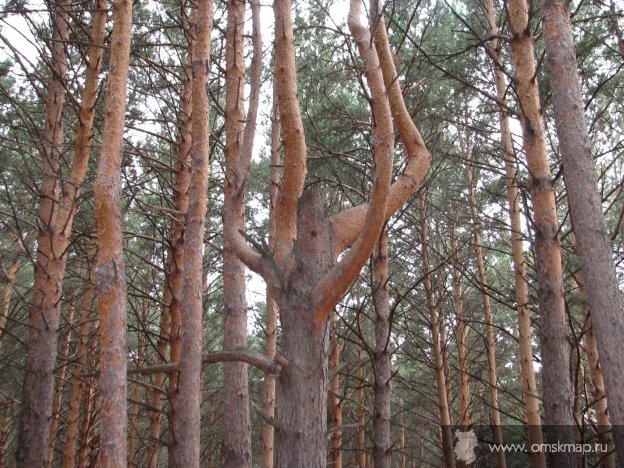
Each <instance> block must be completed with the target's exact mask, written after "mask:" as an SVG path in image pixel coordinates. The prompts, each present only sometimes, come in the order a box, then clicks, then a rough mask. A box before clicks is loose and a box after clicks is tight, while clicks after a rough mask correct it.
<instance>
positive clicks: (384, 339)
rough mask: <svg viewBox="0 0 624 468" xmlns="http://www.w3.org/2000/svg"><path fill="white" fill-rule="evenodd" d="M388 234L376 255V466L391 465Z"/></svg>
mask: <svg viewBox="0 0 624 468" xmlns="http://www.w3.org/2000/svg"><path fill="white" fill-rule="evenodd" d="M389 280H390V276H389V273H388V232H387V229H384V230H383V231H382V233H381V236H380V237H379V242H378V244H377V248H376V249H375V252H374V254H373V303H374V305H375V312H376V315H375V354H374V359H375V363H374V365H373V369H374V372H375V374H374V379H373V463H374V464H375V467H376V468H390V465H391V463H392V453H391V452H390V450H391V449H392V439H391V436H392V431H391V426H390V417H391V402H392V383H391V378H392V364H391V362H390V351H391V344H390V327H391V323H390V295H389V293H388V281H389Z"/></svg>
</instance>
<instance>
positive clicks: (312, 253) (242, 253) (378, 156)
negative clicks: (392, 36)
mask: <svg viewBox="0 0 624 468" xmlns="http://www.w3.org/2000/svg"><path fill="white" fill-rule="evenodd" d="M274 12H275V25H276V33H275V36H276V41H275V47H276V54H275V70H276V79H277V94H278V102H279V108H280V117H281V122H282V129H283V132H284V175H283V180H282V184H281V187H280V192H279V196H278V203H277V207H276V246H275V253H274V255H272V254H271V253H270V252H267V250H266V248H264V247H263V246H262V245H261V244H258V243H257V242H255V241H253V239H251V238H250V237H249V236H246V237H247V239H248V240H250V242H251V243H252V244H253V245H254V246H256V247H257V248H258V247H259V250H261V253H259V252H256V251H254V250H252V249H251V248H250V247H248V246H247V245H246V244H245V243H244V242H243V238H242V236H234V237H233V238H231V239H229V240H228V242H230V245H231V246H232V248H233V249H235V251H236V253H237V255H238V256H239V257H240V258H241V260H242V261H243V262H244V263H245V264H246V265H247V266H248V267H249V268H251V269H252V270H254V271H256V272H258V273H259V274H260V275H262V276H263V277H264V279H265V280H266V281H267V283H268V285H269V287H270V288H271V290H272V292H273V293H274V294H275V297H276V301H277V303H278V307H279V310H280V317H281V323H282V330H283V333H284V343H283V357H284V358H285V361H286V362H287V363H288V364H286V365H284V366H282V370H281V372H280V375H279V385H278V390H277V401H278V402H279V404H278V406H277V413H276V426H277V427H276V430H277V434H276V435H277V443H276V455H275V456H276V465H277V466H278V467H287V466H323V465H324V464H325V462H326V451H327V443H326V437H327V390H328V356H329V334H328V329H329V327H328V323H327V322H328V320H327V319H328V317H329V314H330V312H331V310H332V308H333V307H334V306H335V305H336V303H337V302H338V300H339V299H340V297H341V296H342V295H343V294H344V292H345V291H346V289H347V288H348V287H349V286H350V285H351V283H352V282H353V280H354V279H355V278H356V277H357V275H358V273H359V271H360V270H361V268H362V266H363V265H364V263H365V262H366V260H367V258H368V257H369V255H370V254H371V252H372V250H373V248H374V245H375V243H376V241H377V239H378V237H379V234H380V232H381V229H382V226H383V224H384V223H385V221H386V220H387V219H388V217H389V216H391V215H392V214H393V213H394V212H395V211H396V210H397V209H398V208H399V207H400V206H401V205H402V204H403V203H404V202H405V200H406V199H407V198H408V197H409V196H410V195H411V193H412V192H413V191H414V190H415V188H416V186H417V185H418V184H419V183H420V181H421V180H422V177H423V176H424V171H425V169H426V167H427V165H428V163H429V159H430V156H429V153H428V151H427V150H426V148H425V146H424V143H423V142H422V138H421V137H420V134H419V133H418V131H417V130H416V127H415V126H414V124H413V123H412V122H411V119H410V118H409V115H408V114H407V111H406V110H405V106H404V103H403V99H402V96H401V92H400V88H399V86H398V83H396V71H395V69H394V63H393V62H392V57H391V54H390V52H389V46H388V45H387V42H388V40H387V36H386V32H385V26H384V25H383V22H382V23H379V22H377V23H376V24H380V27H376V28H375V31H376V33H377V31H381V32H378V34H379V35H380V36H381V39H380V41H379V42H380V44H381V45H384V44H385V46H384V47H383V48H382V49H379V50H376V48H375V46H374V44H373V43H372V38H371V34H370V32H369V30H368V28H366V27H364V26H362V25H361V23H360V14H361V13H360V12H361V5H360V3H359V2H357V1H354V2H352V4H351V12H350V14H349V27H350V29H351V31H352V34H353V36H354V39H355V42H356V43H357V45H358V48H359V50H360V54H361V56H362V58H363V61H364V67H365V74H366V78H367V81H368V85H369V88H370V91H371V94H372V96H373V99H372V108H373V113H374V116H375V119H374V126H373V142H374V145H373V157H374V161H375V164H374V167H375V174H374V176H373V180H374V183H373V188H372V194H371V197H370V202H369V203H366V204H364V205H361V206H360V207H355V208H353V209H351V210H347V211H345V212H343V213H341V214H339V215H336V216H333V217H330V218H325V217H324V215H323V208H324V207H323V200H322V197H321V195H320V194H319V193H318V191H317V190H308V191H307V192H306V193H305V194H304V195H303V197H302V193H303V183H304V179H305V172H306V143H305V137H304V133H303V124H302V121H301V114H300V109H299V103H298V99H297V84H296V68H295V57H294V55H295V54H294V41H293V27H292V11H291V4H290V2H289V1H287V0H278V1H276V2H275V3H274ZM384 81H385V82H386V83H384ZM393 83H394V84H393ZM386 87H387V88H388V90H387V93H386ZM393 115H395V116H396V117H395V119H394V121H395V122H396V124H397V127H398V128H399V133H400V134H401V136H402V138H403V140H404V143H405V147H406V149H407V152H408V166H407V169H406V171H405V172H404V174H403V175H402V176H401V177H400V178H399V180H398V181H397V182H395V183H394V184H392V187H391V175H392V159H393V158H392V157H393V147H394V134H393V128H392V118H393ZM403 136H405V138H404V137H403ZM349 246H350V247H351V249H350V250H349V251H348V252H346V253H345V255H344V256H343V257H342V258H341V259H340V261H337V257H338V255H339V254H340V253H342V252H343V251H344V250H345V249H346V248H348V247H349Z"/></svg>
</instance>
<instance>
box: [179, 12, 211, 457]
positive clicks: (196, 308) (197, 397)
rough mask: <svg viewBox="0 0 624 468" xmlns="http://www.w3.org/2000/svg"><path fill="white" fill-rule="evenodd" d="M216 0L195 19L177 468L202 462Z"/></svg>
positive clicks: (181, 307)
mask: <svg viewBox="0 0 624 468" xmlns="http://www.w3.org/2000/svg"><path fill="white" fill-rule="evenodd" d="M213 11H214V4H213V2H212V1H209V0H207V1H204V2H200V3H199V5H198V7H197V21H196V23H195V31H196V43H195V49H194V53H193V97H192V99H193V111H192V114H191V127H192V141H193V143H192V147H191V183H190V188H189V206H188V211H187V213H186V222H185V228H184V229H185V231H184V269H183V286H182V296H181V298H180V309H181V311H183V314H184V315H183V316H182V322H181V326H180V341H181V345H182V350H181V351H182V352H181V355H180V361H179V362H180V367H179V369H180V376H179V385H178V388H179V400H178V401H177V402H175V407H173V405H174V402H172V411H173V412H174V413H175V418H174V419H173V421H172V424H173V428H172V429H173V440H172V445H174V446H175V450H173V453H172V454H171V455H172V458H171V459H170V461H169V463H170V465H171V466H173V467H177V468H182V467H184V468H193V467H198V466H199V452H200V426H201V424H200V416H201V368H202V360H201V353H202V343H203V334H204V327H203V321H202V317H203V305H202V284H203V281H202V279H203V272H202V253H203V246H204V224H205V217H206V198H207V197H206V190H207V187H208V172H209V159H208V158H209V148H208V132H209V125H208V124H209V118H208V110H209V106H208V94H207V92H206V84H207V83H208V74H209V71H210V35H211V33H212V19H213Z"/></svg>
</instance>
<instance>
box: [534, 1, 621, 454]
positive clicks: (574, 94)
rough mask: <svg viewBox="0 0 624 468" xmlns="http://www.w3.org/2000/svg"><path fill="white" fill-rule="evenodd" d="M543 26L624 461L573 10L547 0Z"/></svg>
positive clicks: (614, 308) (606, 273)
mask: <svg viewBox="0 0 624 468" xmlns="http://www.w3.org/2000/svg"><path fill="white" fill-rule="evenodd" d="M541 9H542V29H543V31H544V45H545V48H546V58H547V61H548V69H549V70H548V71H549V77H550V83H551V89H552V98H553V107H554V114H555V127H556V129H557V135H558V136H559V147H560V150H561V157H562V159H563V178H564V182H565V186H566V192H567V197H568V202H569V205H570V215H571V217H572V227H573V229H574V234H575V237H576V242H577V251H578V255H579V258H580V259H581V264H582V268H583V274H584V276H585V279H586V282H587V298H588V302H589V307H590V309H591V310H592V311H593V312H594V313H593V315H592V325H593V330H594V333H595V334H596V342H597V344H598V350H599V352H600V361H601V364H602V369H603V375H604V380H605V391H606V393H607V398H608V400H609V412H610V416H611V423H612V424H613V435H614V441H615V448H616V450H617V453H618V459H619V460H620V463H624V392H623V391H622V389H624V348H623V347H622V343H624V315H623V314H622V294H621V292H620V285H619V283H618V279H617V276H616V272H615V266H614V263H613V251H612V248H611V244H610V242H609V240H608V238H607V227H606V223H605V219H604V215H603V212H602V203H601V199H600V194H599V192H598V189H597V180H596V173H595V171H594V164H593V158H592V153H591V145H590V141H589V135H588V133H587V123H586V121H585V116H584V106H583V99H582V95H581V85H580V79H579V74H578V69H577V63H576V55H575V51H574V41H573V37H572V27H571V23H570V12H569V11H568V6H567V3H565V2H562V1H560V0H542V3H541Z"/></svg>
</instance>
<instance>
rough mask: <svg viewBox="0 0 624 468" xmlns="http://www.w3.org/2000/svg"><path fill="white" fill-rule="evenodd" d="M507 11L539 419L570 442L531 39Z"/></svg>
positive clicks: (558, 281) (556, 250)
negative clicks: (532, 264)
mask: <svg viewBox="0 0 624 468" xmlns="http://www.w3.org/2000/svg"><path fill="white" fill-rule="evenodd" d="M507 7H508V10H509V18H510V23H511V29H512V32H513V39H512V41H511V51H512V56H513V61H514V65H515V68H516V92H517V95H518V101H519V103H520V107H521V109H522V114H521V122H522V137H523V143H524V150H525V152H526V158H527V163H528V170H529V188H530V192H531V201H532V203H533V221H534V225H533V227H534V229H535V244H536V251H537V253H536V270H537V279H538V284H539V288H538V304H539V313H540V321H541V340H540V341H541V348H542V366H543V373H542V375H543V380H544V415H545V420H546V424H547V426H549V427H548V428H547V437H548V439H549V442H551V443H557V442H562V443H574V441H575V437H574V432H575V423H574V417H573V415H572V398H573V391H572V383H571V381H570V375H569V372H568V370H569V367H570V366H569V363H570V356H569V345H568V341H567V330H566V316H565V304H564V297H563V273H562V267H561V248H560V246H559V237H558V231H559V222H558V218H557V206H556V201H555V192H554V189H553V184H552V181H551V173H550V165H549V162H548V156H547V153H546V143H545V139H544V124H543V121H542V116H541V113H540V100H539V91H538V86H537V79H536V67H535V53H534V49H533V38H532V37H531V36H530V35H529V33H530V27H529V13H528V6H527V2H526V1H525V0H510V1H509V3H508V6H507ZM551 463H552V466H555V467H559V466H560V467H566V468H568V467H574V466H576V457H575V454H574V453H572V452H568V453H566V452H557V453H552V454H551Z"/></svg>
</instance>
